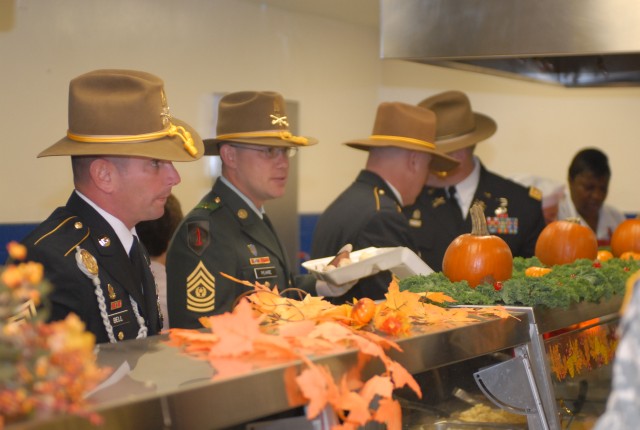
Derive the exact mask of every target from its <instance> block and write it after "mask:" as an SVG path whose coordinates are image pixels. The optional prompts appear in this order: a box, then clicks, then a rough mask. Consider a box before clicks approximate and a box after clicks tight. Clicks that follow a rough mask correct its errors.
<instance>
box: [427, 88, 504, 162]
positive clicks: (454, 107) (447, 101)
mask: <svg viewBox="0 0 640 430" xmlns="http://www.w3.org/2000/svg"><path fill="white" fill-rule="evenodd" d="M418 106H422V107H423V108H427V109H431V110H432V111H433V112H435V114H436V118H437V119H438V127H437V129H436V145H437V146H438V149H439V150H441V151H442V152H446V153H450V152H453V151H456V150H458V149H461V148H464V147H467V146H471V145H475V144H476V143H478V142H480V141H483V140H485V139H488V138H489V137H491V136H492V135H493V134H494V133H495V132H496V129H497V126H496V122H495V121H494V120H492V119H491V118H489V117H488V116H486V115H483V114H480V113H475V112H473V111H472V110H471V103H470V102H469V98H468V97H467V96H466V94H464V93H463V92H460V91H445V92H443V93H440V94H436V95H435V96H431V97H428V98H426V99H424V100H422V101H421V102H420V103H418Z"/></svg>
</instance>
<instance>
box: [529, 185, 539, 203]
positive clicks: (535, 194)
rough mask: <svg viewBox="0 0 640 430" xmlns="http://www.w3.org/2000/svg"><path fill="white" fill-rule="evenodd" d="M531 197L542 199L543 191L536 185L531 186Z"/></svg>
mask: <svg viewBox="0 0 640 430" xmlns="http://www.w3.org/2000/svg"><path fill="white" fill-rule="evenodd" d="M529 197H531V198H532V199H536V200H538V201H541V200H542V191H541V190H540V189H539V188H536V187H529Z"/></svg>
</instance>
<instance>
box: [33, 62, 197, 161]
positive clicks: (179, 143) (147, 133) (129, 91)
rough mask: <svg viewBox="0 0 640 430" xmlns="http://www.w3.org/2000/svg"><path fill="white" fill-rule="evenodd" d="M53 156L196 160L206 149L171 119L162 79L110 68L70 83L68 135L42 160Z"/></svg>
mask: <svg viewBox="0 0 640 430" xmlns="http://www.w3.org/2000/svg"><path fill="white" fill-rule="evenodd" d="M54 155H71V156H74V155H77V156H82V155H93V156H101V155H115V156H125V157H147V158H153V159H158V160H167V161H195V160H197V159H199V158H200V157H202V155H204V145H203V143H202V139H201V138H200V136H198V133H197V132H196V131H195V130H194V129H193V128H192V127H191V126H189V125H188V124H186V123H184V122H182V121H180V120H178V119H177V118H174V117H173V116H172V115H171V113H170V111H169V106H168V104H167V97H166V95H165V92H164V82H163V81H162V80H161V79H160V78H159V77H157V76H155V75H152V74H150V73H146V72H141V71H137V70H117V69H105V70H95V71H92V72H88V73H85V74H83V75H80V76H78V77H76V78H75V79H73V80H71V83H70V84H69V125H68V129H67V134H66V136H65V137H63V138H62V139H60V140H59V141H58V142H56V143H55V144H53V145H52V146H50V147H49V148H47V149H45V150H44V151H42V152H41V153H40V154H39V155H38V157H48V156H54Z"/></svg>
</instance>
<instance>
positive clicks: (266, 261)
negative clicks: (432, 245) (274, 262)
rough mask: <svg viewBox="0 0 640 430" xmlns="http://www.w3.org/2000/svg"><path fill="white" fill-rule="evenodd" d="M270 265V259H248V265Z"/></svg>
mask: <svg viewBox="0 0 640 430" xmlns="http://www.w3.org/2000/svg"><path fill="white" fill-rule="evenodd" d="M269 263H271V258H269V257H268V256H267V257H255V258H250V259H249V264H251V265H252V266H255V265H256V264H269Z"/></svg>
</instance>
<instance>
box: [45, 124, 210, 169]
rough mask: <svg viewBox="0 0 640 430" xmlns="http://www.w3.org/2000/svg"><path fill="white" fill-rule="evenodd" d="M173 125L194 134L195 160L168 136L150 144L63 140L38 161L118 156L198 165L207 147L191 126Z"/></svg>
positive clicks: (178, 139) (52, 146) (177, 140)
mask: <svg viewBox="0 0 640 430" xmlns="http://www.w3.org/2000/svg"><path fill="white" fill-rule="evenodd" d="M171 122H172V123H173V124H174V125H176V126H179V127H184V128H185V129H186V130H187V131H188V132H189V133H191V137H192V138H193V143H194V145H195V147H196V149H197V150H198V153H197V154H196V155H195V156H191V154H189V153H188V152H187V151H186V150H185V149H184V146H183V143H184V142H183V141H182V139H181V138H180V137H179V136H165V137H163V138H160V139H155V140H149V141H146V142H78V141H75V140H71V139H69V138H68V137H63V138H62V139H60V140H59V141H57V142H56V143H54V144H53V145H51V146H50V147H48V148H47V149H45V150H44V151H42V152H41V153H40V154H38V158H40V157H51V156H57V155H78V156H81V155H114V156H127V157H145V158H153V159H158V160H166V161H194V160H197V159H199V158H200V157H202V156H203V155H204V144H203V142H202V138H201V137H200V135H198V133H197V132H196V131H195V130H194V129H193V128H192V127H191V126H190V125H188V124H187V123H185V122H183V121H180V120H179V119H177V118H171Z"/></svg>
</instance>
